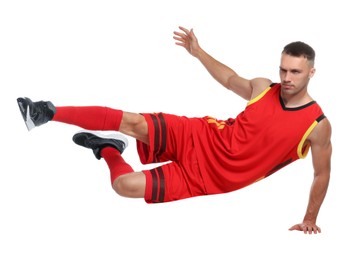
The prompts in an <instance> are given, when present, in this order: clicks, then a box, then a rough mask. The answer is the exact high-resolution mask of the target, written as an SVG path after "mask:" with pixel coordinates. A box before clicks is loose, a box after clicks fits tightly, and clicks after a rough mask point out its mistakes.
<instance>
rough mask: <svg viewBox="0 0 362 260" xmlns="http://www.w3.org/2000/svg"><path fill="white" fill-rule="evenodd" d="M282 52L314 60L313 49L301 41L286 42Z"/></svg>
mask: <svg viewBox="0 0 362 260" xmlns="http://www.w3.org/2000/svg"><path fill="white" fill-rule="evenodd" d="M282 53H285V54H288V55H291V56H294V57H300V56H303V57H305V58H307V60H308V61H311V62H314V59H315V51H314V50H313V48H312V47H310V46H309V45H308V44H306V43H304V42H301V41H296V42H291V43H289V44H287V45H286V46H285V47H284V49H283V51H282Z"/></svg>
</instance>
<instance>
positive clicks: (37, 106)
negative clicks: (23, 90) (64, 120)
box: [17, 97, 55, 131]
mask: <svg viewBox="0 0 362 260" xmlns="http://www.w3.org/2000/svg"><path fill="white" fill-rule="evenodd" d="M17 101H18V106H19V109H20V112H21V115H22V116H23V119H24V122H25V124H26V127H27V128H28V130H29V131H30V130H31V129H33V128H34V127H36V126H40V125H42V124H45V123H46V122H48V121H50V120H52V119H53V117H54V114H55V107H54V105H53V103H52V102H50V101H38V102H33V101H31V100H30V99H29V98H27V97H25V98H18V99H17Z"/></svg>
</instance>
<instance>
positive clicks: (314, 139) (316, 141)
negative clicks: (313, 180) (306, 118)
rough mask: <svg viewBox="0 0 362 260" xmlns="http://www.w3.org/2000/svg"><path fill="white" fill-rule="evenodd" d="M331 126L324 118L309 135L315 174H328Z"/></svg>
mask: <svg viewBox="0 0 362 260" xmlns="http://www.w3.org/2000/svg"><path fill="white" fill-rule="evenodd" d="M331 135H332V128H331V124H330V122H329V120H328V119H327V118H324V119H323V120H322V121H321V122H319V123H318V125H317V126H316V127H315V129H314V130H313V131H312V133H311V134H310V136H309V138H308V139H309V141H310V143H311V150H312V159H313V167H314V171H315V174H317V175H319V174H328V175H329V173H330V169H331V156H332V143H331Z"/></svg>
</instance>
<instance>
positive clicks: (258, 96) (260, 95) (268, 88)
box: [246, 87, 271, 106]
mask: <svg viewBox="0 0 362 260" xmlns="http://www.w3.org/2000/svg"><path fill="white" fill-rule="evenodd" d="M270 89H271V87H267V88H266V89H265V90H264V91H263V92H261V93H260V94H259V95H257V96H256V97H255V98H253V99H251V100H249V102H248V103H247V104H246V105H247V106H249V105H251V104H253V103H255V102H256V101H258V100H259V99H261V98H262V97H264V95H265V94H266V93H267V92H268V91H269V90H270Z"/></svg>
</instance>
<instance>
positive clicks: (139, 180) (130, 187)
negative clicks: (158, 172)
mask: <svg viewBox="0 0 362 260" xmlns="http://www.w3.org/2000/svg"><path fill="white" fill-rule="evenodd" d="M112 187H113V189H114V190H115V192H117V194H118V195H120V196H122V197H127V198H143V197H144V194H145V188H146V177H145V175H144V174H143V173H142V172H141V173H129V174H124V175H121V176H119V177H118V178H117V179H116V180H115V181H114V182H113V185H112Z"/></svg>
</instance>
